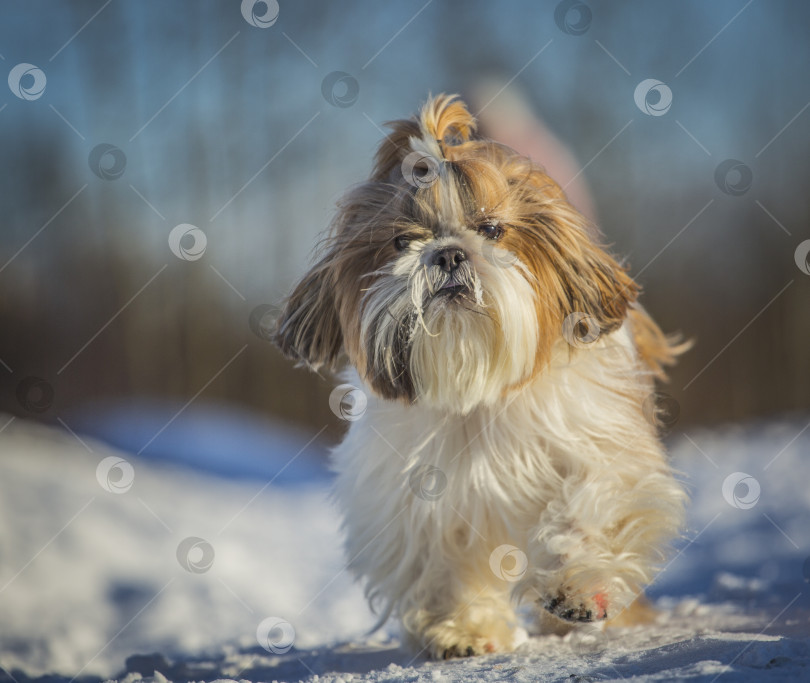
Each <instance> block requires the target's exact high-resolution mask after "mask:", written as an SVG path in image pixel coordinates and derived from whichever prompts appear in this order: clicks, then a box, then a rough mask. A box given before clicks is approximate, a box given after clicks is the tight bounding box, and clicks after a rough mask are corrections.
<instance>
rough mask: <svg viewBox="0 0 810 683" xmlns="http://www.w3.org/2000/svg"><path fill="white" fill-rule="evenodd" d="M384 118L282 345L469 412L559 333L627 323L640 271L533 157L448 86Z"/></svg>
mask: <svg viewBox="0 0 810 683" xmlns="http://www.w3.org/2000/svg"><path fill="white" fill-rule="evenodd" d="M391 126H392V128H393V133H392V134H391V135H389V136H388V138H386V139H385V140H384V141H383V143H382V144H381V146H380V149H379V150H378V152H377V157H376V163H375V166H374V170H373V173H372V175H371V178H370V179H369V180H368V181H367V182H365V183H363V184H362V185H360V186H359V187H356V188H355V189H353V190H352V191H350V192H349V193H348V194H347V195H346V196H345V197H344V198H343V200H342V201H341V202H340V204H339V212H338V214H337V217H336V219H335V221H334V224H333V226H332V230H331V233H330V235H329V237H328V239H327V240H326V242H325V244H324V247H323V254H322V256H321V258H320V260H318V261H317V263H316V264H315V266H314V267H313V268H312V269H311V270H310V271H309V273H307V274H306V275H305V276H304V278H303V279H302V280H301V282H300V283H299V284H298V285H297V287H296V288H295V290H294V291H293V293H292V295H291V296H290V297H289V299H288V301H287V303H286V307H285V310H284V312H283V314H282V316H281V318H280V320H279V323H278V328H277V333H276V337H275V340H276V343H277V344H278V345H279V347H280V348H281V350H282V351H283V352H284V353H285V354H286V355H288V356H289V357H291V358H294V359H296V360H299V361H302V362H304V363H306V364H308V365H310V366H313V367H319V366H321V365H328V366H334V365H335V363H336V362H337V359H338V356H339V355H340V353H341V351H345V353H346V354H347V356H348V359H349V361H350V362H351V363H352V364H353V365H354V366H355V367H356V369H357V370H358V372H359V373H360V375H361V377H362V378H363V379H364V381H365V382H366V383H367V385H368V386H369V387H370V388H371V389H372V390H373V391H374V392H375V393H377V394H378V395H379V396H382V397H384V398H388V399H402V400H405V401H408V402H412V401H418V402H422V403H425V404H427V405H431V406H436V407H441V408H444V409H448V410H452V411H455V412H462V413H463V412H468V411H469V410H471V409H472V408H474V407H475V406H477V405H480V404H492V403H495V402H497V401H498V400H500V399H501V397H503V396H504V395H505V394H507V393H508V392H509V391H510V390H512V389H514V388H518V387H520V386H522V385H524V384H525V383H526V382H527V381H529V380H531V379H532V378H533V377H535V376H536V375H537V373H539V372H541V371H542V369H543V368H544V367H545V365H546V364H547V362H548V360H549V357H550V354H551V349H552V347H553V346H554V345H555V343H557V342H558V341H559V340H560V339H562V338H563V336H564V335H572V334H573V335H575V336H576V335H578V334H582V328H583V327H584V326H587V328H588V329H587V330H585V334H587V335H590V336H591V338H592V337H593V335H594V333H596V334H607V333H609V332H611V331H613V330H614V329H616V328H617V327H619V326H620V325H621V324H622V322H623V321H624V318H625V316H626V312H627V307H628V305H629V303H630V302H632V301H633V300H634V299H635V297H636V295H637V288H636V285H635V283H634V282H633V281H632V280H631V279H630V278H629V276H628V275H627V274H626V272H625V270H624V269H623V268H622V267H621V266H620V265H619V264H617V262H616V261H615V260H614V259H613V258H612V257H611V256H610V255H609V254H608V253H607V252H606V251H605V250H604V249H603V248H602V247H601V246H600V245H598V244H597V243H596V242H595V241H594V239H593V236H592V234H591V231H590V229H589V227H588V225H587V224H586V222H585V220H584V219H583V217H582V216H581V215H580V214H579V213H578V212H577V211H576V210H575V209H574V208H573V207H572V206H571V205H570V204H569V203H568V201H567V200H566V198H565V195H564V193H563V191H562V190H561V189H560V187H559V186H558V185H557V183H555V182H554V181H553V180H552V179H551V178H549V177H548V176H547V175H546V174H545V173H544V172H543V170H542V169H541V168H540V167H538V166H537V165H535V164H533V163H532V162H531V161H530V160H529V159H527V158H525V157H522V156H520V155H518V154H517V153H516V152H514V151H513V150H511V149H509V148H507V147H505V146H503V145H500V144H498V143H496V142H493V141H491V140H486V139H481V138H478V137H476V136H475V126H476V123H475V119H474V118H473V117H472V116H471V115H470V113H469V112H468V111H467V108H466V107H465V105H464V104H463V103H462V102H461V101H459V100H458V99H457V98H455V97H452V96H446V95H440V96H438V97H435V98H433V99H430V100H429V101H428V102H427V103H426V104H425V105H424V107H423V108H422V110H421V112H420V114H419V117H418V118H417V119H415V120H407V121H406V120H402V121H395V122H393V123H392V124H391ZM566 326H567V327H568V329H566Z"/></svg>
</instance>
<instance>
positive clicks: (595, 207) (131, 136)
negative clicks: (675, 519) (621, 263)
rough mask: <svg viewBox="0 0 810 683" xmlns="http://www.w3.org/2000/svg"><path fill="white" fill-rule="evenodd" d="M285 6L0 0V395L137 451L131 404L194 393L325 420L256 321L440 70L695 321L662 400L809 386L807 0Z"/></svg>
mask: <svg viewBox="0 0 810 683" xmlns="http://www.w3.org/2000/svg"><path fill="white" fill-rule="evenodd" d="M279 5H280V7H279V6H277V5H276V4H275V3H274V2H269V3H264V2H258V3H251V2H249V1H247V2H243V3H240V2H238V1H237V0H234V1H232V2H221V1H213V0H202V1H201V0H197V1H194V2H191V1H190V0H189V1H182V2H181V1H179V0H176V1H174V2H171V3H167V2H162V1H160V0H141V1H138V2H135V1H131V0H130V1H125V0H113V1H111V2H104V1H103V0H73V1H71V2H62V3H53V2H47V1H45V0H32V1H27V2H25V3H21V2H8V1H6V2H3V4H2V5H0V13H1V15H2V21H0V55H2V58H1V59H0V70H2V71H3V72H4V73H8V75H9V86H8V87H6V86H5V84H4V83H0V85H2V86H3V89H2V90H0V149H1V150H2V154H0V174H2V178H3V181H2V183H0V207H1V208H0V212H1V213H0V215H2V226H1V227H0V326H2V335H0V360H2V363H1V364H0V410H4V411H8V412H11V413H14V414H17V415H25V416H28V417H34V418H37V419H42V420H45V421H49V422H57V421H63V422H64V423H65V424H69V425H71V426H72V427H73V428H74V429H77V430H78V429H81V430H83V431H87V432H91V433H94V434H97V435H101V436H104V437H105V438H107V439H109V440H111V441H113V442H117V443H118V444H119V445H124V446H126V447H127V448H129V449H130V450H135V451H137V450H139V449H140V450H143V452H144V453H145V454H149V453H150V452H153V451H155V450H156V449H159V448H160V447H161V439H160V438H155V439H154V441H153V442H150V443H149V444H147V445H146V446H144V444H146V438H145V437H146V436H148V435H149V434H153V433H154V432H155V431H156V429H154V428H152V427H148V426H147V427H144V425H143V420H144V419H147V418H148V417H149V415H153V414H154V411H155V410H157V411H158V413H157V414H156V415H155V416H154V419H153V421H152V424H154V425H156V426H157V427H159V426H160V425H161V424H163V423H165V422H166V420H167V419H168V418H169V417H170V416H171V415H173V414H174V413H176V411H177V410H178V409H180V408H182V407H183V406H185V405H189V406H191V407H190V408H189V409H188V412H184V414H187V415H192V414H195V413H194V411H195V410H196V409H197V407H198V406H204V405H206V404H212V403H215V404H219V405H227V406H231V407H236V408H237V409H239V410H240V411H241V412H242V413H243V414H245V415H252V416H255V417H256V420H258V421H262V420H268V419H274V420H277V421H284V422H285V423H287V424H294V425H297V426H298V427H299V428H300V429H302V430H303V431H305V432H306V433H307V434H308V435H312V434H314V433H315V432H316V430H317V429H319V428H320V427H322V426H323V425H327V430H326V434H328V435H330V437H331V438H335V437H336V436H337V435H338V434H339V432H340V430H341V429H342V425H341V423H340V421H339V420H336V419H335V418H334V416H333V415H332V414H331V412H330V411H329V405H328V395H329V392H330V390H331V389H332V387H333V386H334V384H335V382H334V381H332V379H331V378H329V377H327V378H326V379H324V378H322V377H319V376H317V375H314V374H310V373H305V372H303V371H297V370H294V369H292V367H291V366H290V364H289V363H288V362H286V361H285V360H283V359H282V358H281V357H280V356H279V354H278V353H277V352H276V351H275V349H274V348H273V347H272V346H271V345H270V344H269V343H268V342H267V341H266V340H264V339H263V338H262V330H263V329H264V328H263V325H265V323H266V320H269V319H271V318H272V314H273V308H274V306H276V305H277V304H278V302H279V301H280V300H281V299H282V298H283V296H284V294H285V293H286V292H287V291H288V290H289V288H290V286H291V285H292V283H293V281H294V280H295V278H296V277H298V276H300V275H301V274H302V273H303V271H304V269H305V268H306V265H307V263H308V260H309V256H310V253H311V251H312V249H313V247H314V245H315V244H316V242H317V240H318V237H319V234H320V233H321V232H322V231H323V230H324V229H325V228H326V226H327V225H328V223H329V220H330V217H331V215H332V213H333V207H334V203H335V200H336V199H337V198H338V197H339V196H340V194H341V193H342V192H343V191H344V190H345V189H346V188H347V187H348V186H350V185H351V184H352V183H355V182H359V181H361V180H362V179H363V178H364V177H365V176H366V174H367V173H368V171H369V168H370V163H371V157H372V155H373V153H374V150H375V148H376V146H377V144H378V143H379V141H380V139H381V138H382V136H383V134H384V128H383V124H384V122H385V121H387V120H390V119H395V118H404V117H407V116H408V115H410V114H411V113H413V112H414V111H415V110H416V109H417V107H418V106H419V105H420V103H421V102H423V101H424V99H425V98H426V96H427V95H428V93H430V92H433V93H437V92H441V91H446V92H458V93H461V94H463V95H464V96H465V97H467V98H468V99H469V102H470V106H471V109H472V110H473V111H476V112H477V111H480V112H481V119H482V126H483V128H484V132H485V133H488V134H491V135H493V136H494V137H497V138H499V139H503V140H504V141H505V142H509V143H510V144H514V145H515V146H516V147H518V148H519V149H520V151H521V152H523V153H526V154H529V155H531V156H532V157H533V158H535V160H536V161H538V162H539V163H541V164H546V165H547V166H548V168H549V169H550V171H551V172H552V173H553V174H554V173H555V171H556V174H557V176H558V177H557V179H558V180H559V181H560V183H561V184H563V185H568V186H569V187H568V189H569V190H570V192H571V197H572V201H574V203H576V204H577V205H578V206H579V207H580V208H581V209H582V210H583V211H585V212H586V213H588V214H590V215H591V216H593V218H594V219H595V220H596V221H597V222H598V223H599V225H600V226H601V227H602V230H603V232H604V233H605V235H606V239H607V241H608V242H609V243H611V244H612V245H613V249H614V250H615V251H616V252H617V253H618V254H622V255H626V256H627V257H628V262H629V264H630V269H631V272H632V273H633V274H634V275H636V276H637V277H638V279H639V281H640V282H641V283H642V285H643V286H644V289H645V294H644V297H643V302H644V303H645V305H646V307H647V308H648V309H649V310H650V311H651V313H652V314H653V315H654V317H656V319H658V320H659V322H660V323H661V324H662V326H663V327H664V328H665V329H666V330H667V331H677V330H681V331H682V332H683V333H684V334H685V335H686V336H687V337H692V338H694V339H695V340H696V342H697V343H696V346H695V348H694V350H693V351H691V352H690V353H689V354H688V355H686V356H685V357H684V358H683V360H682V362H681V364H680V365H679V366H678V367H677V368H676V369H675V370H674V371H673V373H672V382H671V384H670V385H669V386H668V387H667V388H666V389H665V391H666V392H668V393H669V394H671V395H672V396H673V397H674V398H675V399H676V401H677V402H678V403H679V404H680V420H681V422H680V424H681V425H688V424H694V423H698V422H699V423H703V424H712V423H716V422H720V421H726V420H745V419H748V418H752V417H762V416H770V415H776V414H786V413H792V412H800V411H806V410H807V409H808V408H810V384H809V383H808V382H807V381H806V380H807V377H808V376H810V354H808V352H807V350H808V348H810V316H808V300H809V297H810V277H808V275H807V274H806V273H805V272H803V271H802V270H801V269H800V268H799V267H797V263H796V257H795V254H796V250H797V248H798V247H799V246H800V245H801V243H802V242H803V241H804V240H807V239H808V238H810V234H809V233H810V230H808V215H809V214H810V203H809V202H808V193H807V189H806V188H807V181H808V174H807V158H808V130H810V112H808V111H807V108H808V105H810V81H808V79H807V70H808V66H810V41H808V40H807V26H808V25H810V6H808V5H807V3H805V2H802V1H801V0H795V1H790V0H780V1H772V2H762V1H755V2H745V0H715V1H714V2H711V3H706V2H700V1H699V0H691V1H689V2H680V3H672V2H666V1H665V0H658V1H650V0H628V1H625V2H621V3H619V2H612V3H607V2H602V1H595V0H594V1H588V2H580V1H579V0H576V1H574V0H564V1H563V2H555V1H551V2H537V1H532V2H529V1H510V2H502V3H491V2H484V1H483V0H482V1H471V2H460V1H457V2H440V1H439V0H435V1H433V2H425V0H405V1H403V2H398V3H379V2H371V1H370V0H369V1H365V2H352V3H332V2H296V3H293V2H280V3H279ZM276 14H277V16H276ZM18 64H28V65H30V66H31V68H29V67H23V68H22V69H21V70H20V69H17V70H15V67H16V66H17V65H18ZM32 68H33V69H34V71H32V70H31V69H32ZM336 71H339V72H344V75H342V76H332V77H330V74H333V73H334V72H336ZM40 72H41V73H40ZM21 73H22V74H23V75H22V76H20V74H21ZM43 79H45V80H43ZM647 79H656V80H657V81H659V82H661V83H663V84H664V88H663V89H661V88H658V89H657V90H655V91H654V92H646V93H645V91H644V89H643V88H642V93H641V100H640V101H638V100H639V98H638V96H636V97H634V95H637V93H636V89H637V86H639V84H640V83H642V82H643V81H645V80H647ZM43 84H44V90H43V89H42V86H43ZM647 90H649V87H648V88H647ZM667 93H671V96H672V101H671V104H670V105H669V108H668V109H666V106H667V101H668V97H669V95H668V94H667ZM645 94H646V96H645ZM645 107H646V109H647V111H643V109H644V108H645ZM656 107H658V109H656ZM662 110H664V111H662ZM649 112H652V113H649ZM99 145H106V147H99ZM727 160H733V161H732V162H730V163H725V164H724V162H727ZM718 169H719V170H718ZM560 174H562V175H560ZM181 224H187V225H189V226H194V227H196V228H197V229H198V230H197V231H192V234H190V235H186V236H185V237H183V238H182V240H180V238H179V237H178V235H179V234H181V233H183V232H187V231H188V230H189V229H190V228H185V229H181V231H180V233H177V232H173V228H175V226H178V225H181ZM172 235H174V238H172V237H171V236H172ZM195 236H196V237H195ZM172 239H174V242H173V246H174V248H175V252H177V253H179V254H180V255H181V257H180V258H178V256H177V255H176V254H175V253H174V252H173V251H172V248H171V247H170V242H171V240H172ZM203 246H204V249H203ZM183 249H185V252H184V251H182V250H183ZM183 254H185V258H182V255H183ZM251 313H253V317H252V318H251ZM251 321H252V324H251ZM192 404H193V405H192ZM143 406H148V409H143V410H142V407H143ZM155 406H157V408H156V407H155ZM149 411H153V412H151V413H150V412H149ZM122 414H124V415H133V416H134V415H136V414H137V415H138V416H139V417H138V420H141V421H140V422H138V423H137V424H135V423H134V422H127V421H126V420H124V421H123V422H122V421H121V415H122ZM203 419H204V416H203ZM133 420H134V418H133ZM237 423H238V420H237V422H236V423H235V424H237ZM241 428H242V427H240V429H241ZM194 429H195V428H192V431H194ZM170 432H171V429H170V430H169V433H170ZM186 433H189V432H186ZM204 441H205V440H204ZM176 445H177V441H176V440H175V441H174V442H171V443H170V442H169V441H167V440H165V439H164V440H163V447H164V448H170V447H171V448H176ZM200 448H202V446H200ZM212 448H213V447H212ZM217 448H220V447H219V446H217ZM258 450H261V449H258Z"/></svg>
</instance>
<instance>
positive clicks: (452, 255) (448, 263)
mask: <svg viewBox="0 0 810 683" xmlns="http://www.w3.org/2000/svg"><path fill="white" fill-rule="evenodd" d="M466 260H467V254H465V253H464V250H463V249H459V248H458V247H444V248H442V249H439V250H438V251H437V252H436V253H435V254H433V265H434V266H439V268H441V269H442V270H443V271H444V272H445V273H452V272H453V271H454V270H455V269H456V268H458V267H459V266H460V265H461V264H462V263H464V261H466Z"/></svg>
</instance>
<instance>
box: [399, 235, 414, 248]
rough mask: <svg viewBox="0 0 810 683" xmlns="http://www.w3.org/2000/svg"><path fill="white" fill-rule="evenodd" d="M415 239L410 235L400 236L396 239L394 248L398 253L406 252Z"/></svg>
mask: <svg viewBox="0 0 810 683" xmlns="http://www.w3.org/2000/svg"><path fill="white" fill-rule="evenodd" d="M412 239H413V238H412V237H411V236H410V235H400V236H399V237H397V238H396V239H394V246H395V247H396V249H397V251H404V250H405V249H407V248H408V245H409V244H410V243H411V240H412Z"/></svg>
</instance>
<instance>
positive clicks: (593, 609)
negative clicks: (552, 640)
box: [542, 593, 608, 622]
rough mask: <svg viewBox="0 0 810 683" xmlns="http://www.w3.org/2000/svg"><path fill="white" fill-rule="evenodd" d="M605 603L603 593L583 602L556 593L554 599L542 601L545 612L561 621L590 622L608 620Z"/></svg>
mask: <svg viewBox="0 0 810 683" xmlns="http://www.w3.org/2000/svg"><path fill="white" fill-rule="evenodd" d="M607 602H608V601H607V596H606V595H605V594H604V593H597V594H596V595H594V596H593V597H591V598H590V599H584V600H583V599H581V598H579V597H577V598H573V597H570V596H566V595H564V594H563V593H558V594H557V595H556V596H555V597H553V598H547V599H546V600H544V601H542V605H543V607H544V608H545V609H546V611H548V612H550V613H551V614H553V615H554V616H555V617H557V618H558V619H562V620H563V621H571V622H591V621H602V620H603V619H607V618H608V604H607Z"/></svg>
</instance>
